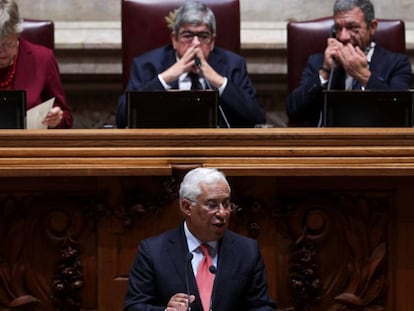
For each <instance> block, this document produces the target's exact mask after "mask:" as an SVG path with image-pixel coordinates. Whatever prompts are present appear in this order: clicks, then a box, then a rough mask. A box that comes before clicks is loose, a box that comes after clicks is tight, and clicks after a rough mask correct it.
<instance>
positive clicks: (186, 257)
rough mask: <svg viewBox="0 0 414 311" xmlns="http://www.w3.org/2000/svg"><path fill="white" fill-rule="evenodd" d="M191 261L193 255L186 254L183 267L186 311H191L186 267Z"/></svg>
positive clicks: (190, 253)
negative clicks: (186, 301) (186, 302)
mask: <svg viewBox="0 0 414 311" xmlns="http://www.w3.org/2000/svg"><path fill="white" fill-rule="evenodd" d="M191 260H193V253H192V252H188V254H187V255H186V256H185V266H184V274H185V287H186V289H187V300H188V305H187V310H188V311H191V307H190V285H189V281H188V265H189V264H191Z"/></svg>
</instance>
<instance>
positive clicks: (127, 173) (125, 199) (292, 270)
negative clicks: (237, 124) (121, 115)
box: [0, 128, 414, 311]
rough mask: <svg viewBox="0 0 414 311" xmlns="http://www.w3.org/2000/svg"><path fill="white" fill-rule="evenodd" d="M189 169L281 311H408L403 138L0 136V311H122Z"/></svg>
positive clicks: (172, 219)
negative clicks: (248, 252) (134, 271)
mask: <svg viewBox="0 0 414 311" xmlns="http://www.w3.org/2000/svg"><path fill="white" fill-rule="evenodd" d="M196 166H210V167H218V168H220V169H222V170H224V172H225V173H226V175H227V176H228V178H229V181H230V184H231V186H232V199H233V201H234V202H235V203H236V204H237V205H238V206H239V209H238V210H237V212H236V213H235V214H234V215H233V216H232V220H231V228H232V229H233V230H235V231H236V232H239V233H241V234H244V235H247V236H250V237H252V238H255V239H257V240H258V242H259V245H260V247H261V251H262V254H263V257H264V260H265V263H266V269H267V273H268V281H269V288H270V293H271V295H272V297H273V298H274V299H275V300H276V301H277V303H278V308H280V309H281V310H293V309H292V308H294V310H297V311H299V310H310V311H316V310H318V311H321V310H323V311H325V310H326V311H329V310H337V309H341V310H356V309H358V310H380V309H381V308H383V309H385V310H398V311H409V310H411V308H412V306H413V305H414V297H413V296H412V294H411V292H410V285H411V284H412V283H413V281H414V264H413V263H414V244H413V242H412V241H413V239H412V236H413V235H414V229H413V228H414V212H413V209H412V203H413V202H414V192H413V191H412V187H413V185H414V170H413V168H414V131H413V130H412V129H407V128H399V129H392V128H391V129H390V128H389V129H384V128H381V129H374V128H347V129H341V128H337V129H336V128H329V129H328V128H326V129H313V128H269V129H261V128H257V129H195V130H193V129H187V130H186V129H184V130H181V129H180V130H161V129H160V130H138V129H137V130H128V129H126V130H118V129H107V130H106V129H105V130H103V129H102V130H31V131H29V130H3V131H0V183H1V185H2V186H1V188H0V214H1V217H0V231H1V235H0V310H10V309H13V308H17V307H19V308H20V309H19V310H31V311H38V310H43V311H44V310H56V309H60V310H104V311H105V310H111V311H112V310H121V309H122V302H123V298H124V295H125V289H126V281H127V275H128V270H129V267H130V266H131V264H132V262H133V260H134V256H135V252H136V248H137V245H138V243H139V241H140V240H141V239H143V238H145V237H148V236H151V235H154V234H158V233H160V232H162V231H164V230H167V229H169V228H172V227H174V226H176V225H177V224H178V223H179V222H180V220H181V216H180V214H179V210H178V201H177V187H178V185H179V181H180V179H181V178H182V176H183V174H184V173H185V172H186V171H187V170H189V169H191V168H193V167H196Z"/></svg>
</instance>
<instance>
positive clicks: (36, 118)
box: [26, 97, 55, 129]
mask: <svg viewBox="0 0 414 311" xmlns="http://www.w3.org/2000/svg"><path fill="white" fill-rule="evenodd" d="M54 102H55V98H54V97H52V98H51V99H49V100H47V101H45V102H43V103H41V104H39V105H37V106H34V107H33V108H31V109H29V110H27V112H26V128H27V129H47V125H46V124H43V123H42V121H43V120H44V119H45V118H46V116H47V114H48V113H49V111H50V109H52V106H53V104H54Z"/></svg>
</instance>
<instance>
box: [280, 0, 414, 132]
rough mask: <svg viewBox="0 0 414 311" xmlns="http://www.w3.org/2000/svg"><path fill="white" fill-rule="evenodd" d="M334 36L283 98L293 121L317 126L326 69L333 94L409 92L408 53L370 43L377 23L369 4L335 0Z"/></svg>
mask: <svg viewBox="0 0 414 311" xmlns="http://www.w3.org/2000/svg"><path fill="white" fill-rule="evenodd" d="M333 19H334V24H333V30H334V32H333V36H332V37H331V38H327V46H326V49H325V52H324V53H321V54H316V55H312V56H310V58H309V60H308V63H307V65H306V67H305V69H304V71H303V73H302V77H301V80H300V84H299V86H298V87H297V88H296V89H294V90H293V91H292V93H291V94H289V96H288V97H287V104H286V110H287V113H288V115H289V118H290V120H291V121H293V123H295V124H298V125H303V126H316V125H318V122H319V121H320V112H321V110H322V106H323V90H325V89H326V88H327V85H328V80H329V76H330V72H331V69H332V70H334V71H333V76H332V84H331V89H333V90H341V89H342V90H344V89H345V90H408V89H410V88H411V83H412V71H411V64H410V60H409V58H408V56H407V55H404V54H398V53H393V52H391V51H388V50H386V49H385V48H383V47H382V46H380V45H379V44H377V43H376V42H375V33H376V30H377V26H378V21H377V20H376V19H375V14H374V5H373V4H372V2H371V1H370V0H336V1H335V3H334V6H333Z"/></svg>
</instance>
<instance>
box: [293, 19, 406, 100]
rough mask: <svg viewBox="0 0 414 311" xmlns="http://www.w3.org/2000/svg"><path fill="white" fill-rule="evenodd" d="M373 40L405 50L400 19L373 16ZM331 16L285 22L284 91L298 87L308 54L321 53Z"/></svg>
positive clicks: (324, 45) (389, 46)
mask: <svg viewBox="0 0 414 311" xmlns="http://www.w3.org/2000/svg"><path fill="white" fill-rule="evenodd" d="M377 20H378V28H377V32H376V35H375V41H376V42H377V43H378V44H380V45H382V46H383V47H385V48H387V49H389V50H391V51H394V52H399V53H405V24H404V22H403V21H402V20H391V19H377ZM332 25H333V19H332V17H323V18H319V19H315V20H309V21H300V22H298V21H291V22H289V23H288V24H287V66H288V67H287V68H288V74H287V75H288V90H289V92H291V91H292V90H293V89H294V88H295V87H297V86H298V84H299V81H300V77H301V74H302V71H303V69H304V68H305V65H306V62H307V59H308V57H309V56H310V55H311V54H314V53H319V52H323V51H324V50H325V47H326V39H327V38H328V37H329V36H330V32H331V27H332Z"/></svg>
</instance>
